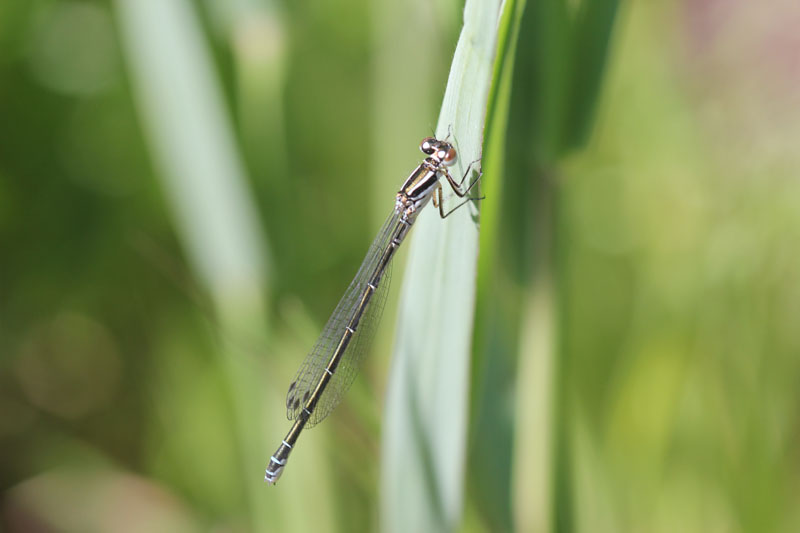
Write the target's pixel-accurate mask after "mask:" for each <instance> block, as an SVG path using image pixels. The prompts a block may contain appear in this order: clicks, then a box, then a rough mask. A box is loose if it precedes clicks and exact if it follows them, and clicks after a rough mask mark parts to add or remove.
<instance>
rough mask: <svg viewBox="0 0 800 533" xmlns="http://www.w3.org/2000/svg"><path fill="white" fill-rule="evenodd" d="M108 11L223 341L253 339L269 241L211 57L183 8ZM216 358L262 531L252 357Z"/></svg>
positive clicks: (146, 1)
mask: <svg viewBox="0 0 800 533" xmlns="http://www.w3.org/2000/svg"><path fill="white" fill-rule="evenodd" d="M115 6H116V10H117V18H118V21H119V25H120V30H121V35H122V42H123V48H124V51H125V53H126V57H127V60H128V63H129V67H130V73H131V81H132V85H133V93H134V96H135V99H136V104H137V107H138V111H139V114H140V116H141V119H142V123H143V126H144V131H145V136H146V138H147V141H148V144H149V147H150V151H151V153H152V155H153V158H154V163H155V167H156V169H157V175H158V176H159V178H160V179H161V182H162V184H163V188H164V190H165V196H166V199H167V203H168V206H169V208H170V209H171V212H172V213H173V218H174V220H175V226H176V228H177V230H176V231H177V234H178V236H179V238H180V239H181V242H182V244H183V247H184V249H185V250H186V256H187V259H188V261H189V263H190V264H191V265H192V268H193V269H194V271H195V272H196V274H197V277H198V279H199V280H200V283H201V284H202V285H203V286H204V288H205V289H206V290H207V291H208V292H209V293H210V294H211V296H212V299H213V303H214V305H215V311H216V312H217V315H218V317H219V320H220V327H221V329H222V332H221V333H222V336H223V339H224V340H228V339H235V338H236V337H237V335H238V334H241V333H242V332H243V328H244V329H252V330H253V331H255V325H256V324H264V323H266V319H265V317H264V316H263V313H264V309H265V307H264V305H263V300H262V299H261V298H262V297H263V295H264V293H265V291H264V287H265V285H266V282H265V274H266V266H267V265H266V264H265V261H264V258H265V257H266V254H265V250H264V248H263V246H262V244H263V243H264V242H266V240H265V238H264V235H263V234H262V232H261V231H260V224H259V222H258V216H257V212H256V208H255V205H254V204H253V202H252V197H251V194H250V191H249V190H248V187H247V179H246V174H245V170H244V164H243V162H242V160H241V157H240V154H239V150H238V147H237V143H236V140H235V139H236V136H235V134H234V132H233V128H232V125H231V120H230V116H229V115H228V112H227V109H226V106H225V104H224V97H223V93H222V90H221V88H220V86H219V80H218V77H217V74H216V72H215V71H214V68H213V62H212V60H211V57H210V55H211V54H210V50H209V49H208V46H207V44H206V42H205V38H204V36H203V33H202V29H201V26H200V24H199V21H198V18H197V14H196V13H195V12H194V10H193V7H192V5H191V4H190V3H189V2H187V1H173V2H161V1H160V0H117V2H116V3H115ZM228 344H232V343H228ZM219 356H220V360H219V361H218V365H219V367H221V368H222V369H223V372H224V374H225V376H226V381H227V384H226V387H227V390H228V392H229V394H230V396H231V404H232V406H233V413H234V416H233V419H234V420H233V421H232V422H228V425H227V427H224V426H226V422H227V421H220V422H219V424H220V425H221V426H223V429H221V431H225V432H231V434H232V435H233V437H232V439H231V440H232V441H234V442H235V444H236V446H237V447H238V449H237V450H236V454H237V457H238V459H239V465H238V466H239V470H238V472H236V473H235V474H234V475H233V476H231V477H232V478H233V481H232V483H233V484H235V486H238V487H244V491H245V494H246V495H247V502H246V503H245V504H244V505H243V506H242V507H244V508H245V509H247V510H248V511H249V513H250V520H249V526H250V528H251V529H253V530H259V529H260V525H263V524H264V523H265V522H266V520H265V519H264V518H263V515H262V517H260V516H259V513H262V512H263V510H264V509H265V507H264V505H263V504H262V503H261V501H260V499H261V494H260V491H261V490H262V482H261V476H260V474H259V473H260V471H261V470H262V469H263V454H264V449H266V448H265V447H264V446H262V445H261V432H260V431H259V429H260V428H259V426H258V424H257V423H255V422H254V421H259V420H261V419H262V416H261V413H260V412H259V409H260V408H259V406H260V404H261V402H260V401H259V400H260V394H259V390H260V389H259V383H258V382H257V376H258V375H259V374H260V371H259V369H258V368H257V364H256V363H257V361H256V360H255V359H254V358H248V357H244V354H243V353H241V350H236V349H234V348H233V347H232V346H230V345H227V346H225V347H223V348H221V349H220V353H219ZM201 445H202V443H198V444H197V446H201ZM186 453H189V452H188V451H187V452H186ZM208 455H209V456H213V455H214V454H213V452H211V451H210V453H209V454H208ZM237 474H238V475H237Z"/></svg>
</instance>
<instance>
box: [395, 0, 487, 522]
mask: <svg viewBox="0 0 800 533" xmlns="http://www.w3.org/2000/svg"><path fill="white" fill-rule="evenodd" d="M501 10H502V3H501V2H499V1H497V0H468V1H467V3H466V6H465V9H464V27H463V29H462V31H461V36H460V37H459V40H458V45H457V48H456V52H455V56H454V58H453V63H452V66H451V69H450V76H449V79H448V84H447V90H446V92H445V96H444V101H443V103H442V108H441V112H440V115H439V122H438V126H437V130H436V133H437V136H438V137H439V138H444V137H446V136H447V135H448V132H450V133H451V138H452V139H453V140H454V141H455V142H456V146H457V148H458V150H459V164H458V165H457V166H456V167H455V168H454V169H453V174H454V175H455V176H457V177H458V178H460V177H461V176H462V175H463V174H464V173H465V172H466V170H467V167H468V165H469V163H470V162H472V161H474V160H477V159H478V158H480V156H481V146H482V143H483V128H484V121H485V115H486V105H487V98H488V94H489V89H490V86H491V81H492V75H493V72H494V70H493V65H494V57H495V50H496V44H497V30H498V21H499V18H500V14H501ZM477 168H479V165H475V167H473V169H474V170H477ZM474 175H475V174H473V175H471V176H470V177H469V178H468V179H470V178H472V177H474ZM413 232H414V236H413V237H412V243H411V246H410V252H409V261H408V265H407V267H406V277H405V282H404V284H403V288H402V296H401V304H400V309H399V320H398V329H397V341H396V344H395V353H394V359H393V362H392V371H391V376H390V378H389V385H388V389H389V390H388V395H387V401H386V417H385V426H384V438H383V450H382V480H381V527H382V529H383V530H384V531H442V530H452V529H454V528H455V527H457V525H458V523H459V520H460V517H461V511H462V507H463V487H464V476H465V468H466V465H465V456H466V437H467V420H468V415H469V399H468V383H469V367H470V351H471V339H472V323H473V315H474V303H475V277H476V267H477V253H478V223H477V209H476V207H475V206H474V205H473V204H469V205H468V206H465V207H463V208H462V209H459V210H458V211H456V212H455V213H453V215H451V216H450V217H448V218H447V219H446V220H441V219H440V218H439V215H438V213H437V212H436V210H434V209H432V208H428V209H426V211H425V212H423V213H422V214H421V215H420V217H419V220H418V222H417V224H416V225H415V228H414V230H413Z"/></svg>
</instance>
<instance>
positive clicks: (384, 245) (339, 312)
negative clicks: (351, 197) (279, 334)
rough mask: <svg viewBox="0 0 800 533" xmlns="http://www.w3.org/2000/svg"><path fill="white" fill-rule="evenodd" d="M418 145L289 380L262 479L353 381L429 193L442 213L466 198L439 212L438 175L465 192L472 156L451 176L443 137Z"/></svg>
mask: <svg viewBox="0 0 800 533" xmlns="http://www.w3.org/2000/svg"><path fill="white" fill-rule="evenodd" d="M419 148H420V150H422V153H424V154H425V155H426V156H427V157H426V158H425V160H424V161H422V163H420V165H419V166H418V167H417V168H416V169H414V171H413V172H412V173H411V175H410V176H409V177H408V179H407V180H406V181H405V183H403V186H402V187H401V188H400V190H399V191H398V193H397V198H396V201H395V206H394V209H393V210H392V213H391V214H390V215H389V217H388V218H387V219H386V222H384V224H383V227H382V228H381V230H380V231H379V232H378V236H377V237H375V240H374V241H373V242H372V245H371V246H370V247H369V251H368V252H367V256H366V257H365V258H364V262H363V263H362V264H361V268H359V270H358V273H357V274H356V277H355V278H354V279H353V281H352V282H351V283H350V286H349V287H348V289H347V292H345V293H344V296H343V297H342V299H341V300H340V301H339V305H337V306H336V309H335V310H334V311H333V315H331V318H330V319H328V323H327V324H325V329H324V330H323V331H322V334H321V335H320V337H319V339H318V340H317V343H316V345H314V348H313V349H312V350H311V353H309V354H308V356H306V360H305V361H304V362H303V365H302V366H301V367H300V370H298V371H297V375H296V376H295V378H294V381H292V383H291V385H289V392H288V394H287V395H286V413H287V417H288V418H289V420H294V424H293V425H292V427H291V429H290V430H289V433H288V434H287V435H286V438H284V439H283V442H281V445H280V446H279V447H278V449H277V450H276V451H275V454H274V455H273V456H272V457H271V458H270V461H269V465H268V466H267V471H266V474H265V475H264V481H267V482H269V483H270V484H273V483H275V482H276V481H277V480H278V478H279V477H280V475H281V473H282V472H283V468H284V467H285V466H286V461H287V460H288V458H289V454H290V453H291V451H292V449H293V448H294V446H295V444H296V443H297V438H298V437H299V436H300V433H301V432H302V431H303V429H304V428H307V427H308V428H310V427H312V426H314V425H316V424H318V423H319V422H321V421H322V420H323V419H324V418H325V417H326V416H328V415H329V414H330V412H331V411H333V408H334V407H336V406H337V405H338V404H339V402H340V401H341V399H342V396H343V395H344V393H345V391H346V390H347V389H348V388H349V387H350V385H351V384H352V383H353V380H354V379H355V376H356V372H357V371H358V368H359V366H360V364H361V360H362V359H363V357H364V354H365V353H366V351H367V349H368V348H369V344H370V341H371V340H372V337H373V334H374V333H375V328H376V326H377V323H378V319H379V318H380V315H381V314H382V313H383V306H384V303H385V301H386V292H387V291H386V289H387V287H388V286H389V277H390V275H391V270H390V264H391V261H392V258H393V257H394V254H395V251H397V248H398V247H399V246H400V243H402V242H403V239H405V237H406V235H408V232H409V230H410V229H411V225H412V224H413V223H414V221H415V220H416V218H417V215H419V212H420V210H421V209H422V208H423V207H425V205H426V204H427V203H428V201H429V200H430V199H431V198H433V205H434V206H435V207H438V208H439V215H440V216H441V217H442V218H445V217H446V216H447V215H449V214H450V213H452V212H453V211H455V209H457V208H458V207H460V206H461V205H464V203H466V202H468V201H469V198H467V199H466V200H464V201H463V202H461V203H460V204H458V205H457V206H456V207H455V208H453V209H452V210H451V211H449V212H447V213H445V211H444V202H443V200H444V197H443V193H442V184H441V183H440V179H441V178H442V177H444V178H445V179H446V180H447V183H449V184H450V187H451V188H452V190H453V192H454V193H455V194H456V196H458V197H459V198H464V197H467V195H468V194H469V191H470V189H472V187H473V186H474V185H475V183H477V182H478V179H475V180H474V181H472V183H470V184H469V185H468V186H467V187H466V188H463V186H464V181H465V180H466V178H467V176H468V175H469V173H470V169H471V168H472V164H473V163H474V162H473V163H470V165H469V167H468V168H467V171H466V173H465V174H464V177H463V178H462V179H461V181H460V182H457V181H456V180H454V179H453V177H452V176H451V175H450V172H449V171H448V167H450V166H452V165H453V164H455V162H456V158H457V154H456V149H455V148H454V147H453V146H452V145H451V144H450V143H448V142H447V141H440V140H438V139H434V138H433V137H428V138H425V139H423V140H422V143H420V145H419ZM478 178H480V176H478Z"/></svg>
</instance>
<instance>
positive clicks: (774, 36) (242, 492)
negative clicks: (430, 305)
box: [0, 0, 800, 532]
mask: <svg viewBox="0 0 800 533" xmlns="http://www.w3.org/2000/svg"><path fill="white" fill-rule="evenodd" d="M461 8H462V4H461V3H459V2H451V1H445V0H443V1H441V2H422V1H419V0H414V1H411V2H390V1H388V0H376V1H373V2H367V1H365V0H346V1H345V0H343V1H340V2H336V3H330V2H319V3H306V2H286V3H279V2H268V1H265V0H237V1H226V0H204V1H195V2H190V1H188V0H183V1H178V0H173V1H169V2H166V1H163V0H116V1H99V0H98V1H89V0H82V1H78V0H70V1H52V0H6V1H4V2H2V3H0V481H1V482H2V486H0V491H2V492H1V493H0V520H1V521H2V528H3V529H4V530H8V531H209V530H213V531H253V530H262V531H309V530H313V531H370V530H374V529H375V528H376V527H377V523H378V518H377V516H378V513H379V512H380V511H379V508H378V507H379V504H378V501H379V495H378V494H377V487H378V486H379V485H378V479H379V476H380V467H379V455H380V453H379V450H380V434H381V422H380V416H381V410H382V407H381V406H382V403H383V393H384V388H385V383H386V375H387V372H388V371H389V367H390V357H389V354H390V352H391V346H392V331H393V329H394V323H395V314H394V307H396V302H397V297H396V290H397V287H399V285H400V284H399V283H398V282H397V281H398V280H399V279H401V278H402V265H403V262H404V254H402V253H401V254H400V256H399V257H398V260H397V262H396V264H395V274H394V277H395V280H396V281H395V284H394V290H393V292H392V293H391V294H390V296H389V302H388V304H387V311H386V313H385V316H384V319H383V322H382V325H381V328H380V330H379V332H378V336H377V340H376V343H375V346H374V347H373V352H374V353H373V354H372V356H371V357H369V358H368V360H367V362H366V365H365V368H364V370H363V372H362V374H361V376H360V377H359V378H358V379H357V380H356V384H355V385H354V386H353V389H352V390H351V392H350V393H349V395H348V397H347V399H346V400H345V402H344V403H343V404H342V406H340V407H339V408H338V409H337V411H336V412H335V413H334V414H333V415H332V416H331V417H330V420H329V421H326V423H325V424H323V425H321V426H320V427H319V428H318V429H317V428H315V429H314V430H313V431H312V432H310V433H309V434H308V435H306V436H304V437H303V439H302V446H300V447H298V450H297V451H296V452H295V453H294V454H293V459H292V462H291V464H290V467H289V469H287V473H286V476H285V477H284V478H282V479H281V482H280V483H279V484H278V486H277V487H267V486H265V485H263V483H262V481H261V479H262V476H263V467H264V466H265V465H266V462H267V460H268V458H269V455H270V454H271V453H272V451H273V449H274V447H275V445H277V443H278V441H279V439H280V438H281V437H282V436H283V434H284V432H285V431H286V429H287V428H288V422H286V420H284V419H282V417H283V416H284V409H283V397H284V394H285V390H286V387H287V386H288V382H289V381H290V380H291V377H292V376H293V375H294V372H295V370H296V367H297V365H299V364H300V362H301V361H302V358H303V357H304V355H305V353H306V352H307V351H308V349H309V348H310V347H311V346H312V345H313V342H314V340H315V338H316V335H317V334H318V333H319V331H320V328H321V327H322V325H323V324H324V323H325V321H326V320H327V317H328V314H329V313H330V311H331V310H332V309H333V307H334V306H335V304H336V302H337V301H338V298H339V297H340V295H341V293H342V292H343V290H344V288H345V287H346V286H347V284H348V283H349V280H350V277H351V276H352V275H353V273H354V272H355V270H356V268H357V265H358V264H359V262H360V260H361V258H362V256H363V254H364V252H365V251H366V249H367V246H368V244H369V242H370V239H371V238H372V237H373V235H374V232H375V231H376V230H377V227H378V225H379V223H380V221H381V220H382V219H383V217H384V216H385V215H386V213H388V211H389V209H390V208H391V206H392V204H393V194H394V192H395V191H396V189H397V188H398V186H399V184H400V183H401V182H402V180H403V179H404V178H405V176H406V175H407V173H408V172H409V171H410V169H411V168H413V166H414V165H415V164H417V161H418V160H419V157H420V156H419V152H417V145H418V143H419V140H420V139H421V138H422V137H424V136H426V135H429V134H430V133H431V132H432V129H433V128H434V126H435V120H436V116H437V115H438V105H439V103H440V100H441V97H442V94H443V93H444V86H445V83H446V80H447V72H448V69H449V62H450V59H451V57H452V53H453V50H454V47H455V42H456V38H457V36H458V31H459V24H460V17H461ZM507 8H508V9H512V10H513V13H512V14H511V15H509V16H510V19H511V21H512V22H511V23H510V24H511V28H512V30H511V31H510V32H509V35H508V39H507V40H504V41H503V42H502V46H501V53H500V55H499V61H500V63H499V65H498V69H497V73H498V78H497V80H496V86H495V92H494V97H493V99H492V105H491V106H490V115H489V116H488V117H487V120H488V123H489V126H490V127H489V130H488V135H487V139H486V149H485V152H484V153H485V157H484V161H483V166H484V177H483V182H482V186H483V191H484V193H485V194H486V197H487V198H486V200H485V201H484V202H483V203H482V208H483V215H482V219H481V225H482V237H481V257H480V275H479V279H478V295H479V297H478V309H477V316H476V324H475V326H476V333H475V348H474V364H473V376H472V396H471V398H470V401H471V413H470V427H471V430H470V439H469V443H468V444H469V450H470V460H469V466H468V468H467V478H468V486H467V487H466V488H465V503H464V519H463V523H462V524H461V525H460V527H461V529H463V530H467V531H481V530H490V531H506V530H512V529H516V530H519V531H551V530H553V531H592V532H595V531H614V532H615V531H647V532H657V531H665V532H666V531H698V532H699V531H703V532H706V531H781V532H783V531H785V532H790V531H797V530H799V529H800V496H798V495H800V453H798V451H799V450H800V416H799V413H798V409H799V408H800V394H798V390H800V357H798V355H800V329H799V328H798V327H797V326H796V321H797V320H798V318H800V277H799V276H798V272H800V250H798V243H800V180H799V179H798V171H797V169H798V168H800V150H798V148H797V139H798V138H800V137H799V135H800V120H799V119H800V97H798V94H800V91H799V89H800V5H798V4H797V2H794V1H791V0H774V1H773V2H771V3H770V5H769V7H767V6H765V5H760V4H756V3H752V2H746V1H744V0H727V1H726V0H681V1H679V2H666V1H660V0H659V1H652V2H636V3H634V2H623V3H620V4H618V3H617V2H613V1H597V2H587V1H586V0H584V1H576V2H570V1H566V0H564V1H556V0H542V1H540V2H531V3H528V4H527V5H525V3H524V2H509V3H508V5H507ZM517 30H518V36H517ZM517 37H518V38H517ZM411 238H412V239H414V238H420V235H412V237H411ZM408 512H409V513H413V512H414V510H413V509H409V510H408Z"/></svg>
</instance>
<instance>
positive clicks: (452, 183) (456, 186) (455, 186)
mask: <svg viewBox="0 0 800 533" xmlns="http://www.w3.org/2000/svg"><path fill="white" fill-rule="evenodd" d="M478 161H480V159H476V160H475V161H473V162H472V163H470V164H469V166H468V167H467V171H466V172H465V173H464V176H462V178H461V181H460V182H459V183H456V180H454V179H453V176H451V175H450V172H449V171H447V170H443V171H442V173H443V174H444V177H445V178H447V181H448V183H450V187H451V188H452V189H453V192H454V193H455V194H456V196H458V197H459V198H463V197H465V196H466V195H467V194H468V193H469V191H470V190H471V189H472V188H473V187H474V186H475V184H476V183H478V181H480V179H481V176H482V175H483V174H482V173H480V174H478V177H477V178H475V179H474V180H473V181H472V183H470V184H469V187H467V188H466V190H464V191H462V190H461V186H462V185H463V184H464V180H466V179H467V176H469V173H470V172H471V171H472V165H474V164H475V163H477V162H478Z"/></svg>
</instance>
